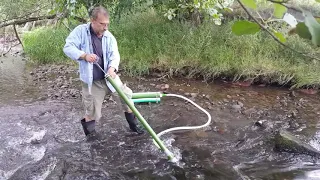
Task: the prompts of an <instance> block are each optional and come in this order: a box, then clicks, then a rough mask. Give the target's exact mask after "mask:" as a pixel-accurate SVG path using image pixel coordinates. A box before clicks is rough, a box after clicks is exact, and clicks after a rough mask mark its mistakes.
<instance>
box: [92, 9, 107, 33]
mask: <svg viewBox="0 0 320 180" xmlns="http://www.w3.org/2000/svg"><path fill="white" fill-rule="evenodd" d="M91 23H92V29H93V30H94V31H95V32H96V33H97V35H102V34H103V33H104V32H105V31H106V30H108V26H109V17H106V16H104V15H103V14H98V16H97V18H96V19H91Z"/></svg>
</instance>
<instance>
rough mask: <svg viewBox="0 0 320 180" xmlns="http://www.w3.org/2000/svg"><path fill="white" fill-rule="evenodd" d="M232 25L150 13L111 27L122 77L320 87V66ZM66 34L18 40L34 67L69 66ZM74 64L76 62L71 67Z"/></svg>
mask: <svg viewBox="0 0 320 180" xmlns="http://www.w3.org/2000/svg"><path fill="white" fill-rule="evenodd" d="M232 24H233V21H232V20H231V21H228V22H224V23H223V24H222V25H220V26H217V25H213V24H212V23H203V24H201V25H200V26H199V27H197V28H195V27H193V26H192V25H190V24H183V23H178V22H175V21H168V20H166V19H165V18H163V17H161V16H159V15H157V14H156V13H150V12H149V13H137V14H133V15H131V16H127V17H124V18H122V19H121V20H120V21H119V22H117V23H116V22H112V23H111V27H110V29H109V30H110V31H111V33H113V35H114V36H115V37H116V39H117V42H118V47H119V51H120V56H121V64H120V68H121V69H122V70H123V71H124V74H125V75H129V76H144V75H148V74H151V73H152V72H161V73H164V74H167V75H169V76H173V77H174V76H178V77H186V78H195V79H198V78H202V79H205V80H213V79H225V80H227V81H234V82H238V81H240V82H246V83H247V84H248V82H249V85H250V84H271V85H279V86H286V87H289V88H307V89H308V88H312V89H318V88H319V87H320V78H319V77H320V64H319V63H320V62H316V61H313V60H311V59H307V58H305V57H303V56H300V55H298V54H297V53H295V52H292V51H290V50H289V49H286V48H284V47H283V46H281V45H279V44H278V43H277V42H275V41H274V40H273V39H272V38H271V37H269V36H268V35H267V34H266V33H263V32H262V33H258V34H255V35H250V36H236V35H234V34H232V32H231V26H232ZM68 33H69V31H68V30H67V28H65V27H64V26H58V27H43V28H39V29H36V30H33V31H30V32H26V33H24V34H23V36H22V41H23V45H24V50H25V53H26V54H27V55H28V56H29V57H30V59H31V60H32V62H35V63H40V64H43V63H70V61H71V60H70V59H68V58H67V57H66V56H65V55H64V54H63V52H62V48H63V45H64V42H65V38H66V36H67V35H68ZM286 43H287V44H288V45H290V47H293V48H294V49H296V50H298V51H301V52H308V53H310V54H312V55H315V54H319V52H320V50H319V48H315V47H312V45H310V43H308V41H307V40H304V39H301V38H299V37H298V36H297V35H292V36H289V37H287V42H286ZM75 65H76V63H75Z"/></svg>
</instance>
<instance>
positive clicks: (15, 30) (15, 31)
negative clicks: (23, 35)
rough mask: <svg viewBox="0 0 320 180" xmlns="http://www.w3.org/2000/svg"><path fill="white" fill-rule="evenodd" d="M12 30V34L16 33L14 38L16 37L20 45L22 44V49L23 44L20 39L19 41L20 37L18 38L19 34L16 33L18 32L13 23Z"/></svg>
mask: <svg viewBox="0 0 320 180" xmlns="http://www.w3.org/2000/svg"><path fill="white" fill-rule="evenodd" d="M13 30H14V34H15V35H16V38H17V39H18V41H19V43H20V44H21V46H22V49H24V47H23V44H22V41H21V39H20V37H19V34H18V32H17V28H16V25H15V24H14V25H13Z"/></svg>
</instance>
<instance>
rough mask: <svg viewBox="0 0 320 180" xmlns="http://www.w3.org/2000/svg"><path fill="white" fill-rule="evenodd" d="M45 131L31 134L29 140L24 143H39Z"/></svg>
mask: <svg viewBox="0 0 320 180" xmlns="http://www.w3.org/2000/svg"><path fill="white" fill-rule="evenodd" d="M46 133H47V131H46V130H41V131H39V132H33V135H32V137H31V138H29V139H28V140H27V141H26V142H27V143H31V142H32V141H40V140H42V139H43V137H44V135H46Z"/></svg>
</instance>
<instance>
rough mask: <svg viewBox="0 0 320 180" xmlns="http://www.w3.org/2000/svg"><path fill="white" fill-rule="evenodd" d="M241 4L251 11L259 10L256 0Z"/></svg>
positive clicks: (245, 0)
mask: <svg viewBox="0 0 320 180" xmlns="http://www.w3.org/2000/svg"><path fill="white" fill-rule="evenodd" d="M241 2H242V3H243V4H244V5H245V6H247V7H248V8H251V9H257V4H256V2H255V1H254V0H241Z"/></svg>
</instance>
